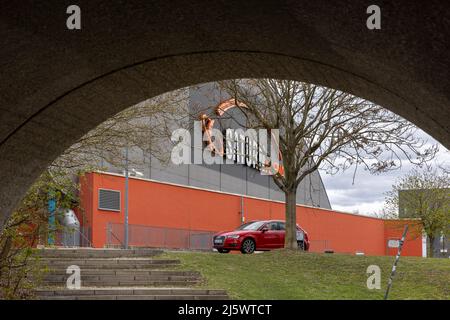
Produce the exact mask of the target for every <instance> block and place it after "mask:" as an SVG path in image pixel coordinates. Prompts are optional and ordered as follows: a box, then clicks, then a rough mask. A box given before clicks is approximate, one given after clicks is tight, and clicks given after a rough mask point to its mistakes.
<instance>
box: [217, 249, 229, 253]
mask: <svg viewBox="0 0 450 320" xmlns="http://www.w3.org/2000/svg"><path fill="white" fill-rule="evenodd" d="M217 251H219V252H220V253H228V252H230V250H228V249H217Z"/></svg>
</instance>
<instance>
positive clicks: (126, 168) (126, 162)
mask: <svg viewBox="0 0 450 320" xmlns="http://www.w3.org/2000/svg"><path fill="white" fill-rule="evenodd" d="M128 176H129V174H128V146H126V148H125V199H124V202H125V208H124V215H125V221H124V224H123V225H124V227H125V230H124V235H125V236H124V247H125V249H128Z"/></svg>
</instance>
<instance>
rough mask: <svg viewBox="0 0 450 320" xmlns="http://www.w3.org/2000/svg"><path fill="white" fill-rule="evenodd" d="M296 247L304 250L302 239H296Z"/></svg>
mask: <svg viewBox="0 0 450 320" xmlns="http://www.w3.org/2000/svg"><path fill="white" fill-rule="evenodd" d="M297 245H298V249H299V250H302V251H305V243H304V242H303V241H297Z"/></svg>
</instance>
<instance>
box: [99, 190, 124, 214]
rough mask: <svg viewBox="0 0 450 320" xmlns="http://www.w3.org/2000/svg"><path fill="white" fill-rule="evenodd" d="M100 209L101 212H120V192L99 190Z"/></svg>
mask: <svg viewBox="0 0 450 320" xmlns="http://www.w3.org/2000/svg"><path fill="white" fill-rule="evenodd" d="M98 208H99V209H100V210H109V211H120V191H116V190H107V189H98Z"/></svg>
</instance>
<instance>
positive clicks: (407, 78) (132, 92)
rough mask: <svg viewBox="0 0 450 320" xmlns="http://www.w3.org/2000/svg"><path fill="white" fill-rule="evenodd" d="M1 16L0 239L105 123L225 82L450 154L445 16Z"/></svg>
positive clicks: (14, 8) (402, 9)
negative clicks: (62, 161) (260, 86)
mask: <svg viewBox="0 0 450 320" xmlns="http://www.w3.org/2000/svg"><path fill="white" fill-rule="evenodd" d="M70 4H72V3H69V2H66V1H56V0H50V1H45V2H40V3H37V2H35V1H31V0H24V1H20V2H9V3H6V4H2V5H1V10H0V39H2V40H1V43H2V45H1V46H0V62H1V66H0V70H1V72H0V74H1V81H0V123H1V126H0V168H1V170H0V181H1V182H2V184H1V185H0V228H1V227H2V225H3V224H4V222H5V220H6V219H7V217H8V216H9V214H10V213H11V211H12V210H13V208H14V207H15V206H16V204H17V203H18V201H20V199H21V197H22V196H23V195H24V194H25V192H26V190H27V188H28V187H29V186H30V185H31V184H32V183H33V181H34V180H35V179H36V178H37V177H38V176H39V174H40V172H42V170H44V169H45V168H46V166H48V165H49V164H50V163H51V162H52V160H54V159H55V158H56V157H57V156H58V155H59V154H60V153H62V152H63V151H64V150H65V149H66V148H68V147H69V146H70V145H72V144H73V143H74V142H75V141H76V140H77V139H79V138H80V137H81V136H82V135H83V134H85V133H87V132H88V131H89V130H90V129H92V128H93V127H95V126H96V125H98V124H99V123H101V122H103V121H104V120H106V119H107V118H109V117H110V116H112V115H114V114H115V113H117V112H119V111H121V110H123V109H125V108H127V107H130V106H131V105H134V104H135V103H138V102H140V101H143V100H145V99H148V98H151V97H154V96H157V95H159V94H162V93H164V92H168V91H171V90H174V89H177V88H181V87H184V86H189V85H192V84H197V83H202V82H207V81H215V80H221V79H230V78H244V77H271V78H283V79H295V80H300V81H306V82H312V83H316V84H320V85H325V86H328V87H333V88H337V89H340V90H343V91H347V92H350V93H352V94H354V95H357V96H360V97H363V98H365V99H368V100H371V101H374V102H376V103H378V104H380V105H382V106H384V107H386V108H388V109H389V110H391V111H393V112H396V113H397V114H399V115H401V116H403V117H405V118H406V119H408V120H410V121H412V122H413V123H415V124H416V125H417V126H419V127H420V128H422V129H423V130H424V131H426V132H427V133H429V134H430V135H432V136H433V137H434V138H435V139H437V140H438V141H440V142H441V143H442V144H443V145H444V146H446V147H447V148H448V147H450V135H449V119H450V108H449V104H450V103H449V102H450V75H449V70H450V58H449V55H448V52H449V49H450V48H449V41H448V39H449V38H450V19H449V12H450V11H449V10H448V9H449V8H448V6H449V5H448V4H446V3H445V2H441V1H429V2H427V4H426V6H425V5H422V4H421V5H419V4H416V3H410V2H405V3H402V2H399V1H397V2H392V3H385V2H384V1H379V3H378V5H379V6H380V8H381V17H382V18H381V19H382V20H381V21H382V22H381V30H368V29H367V27H366V19H367V17H368V15H367V13H366V9H367V7H368V6H369V5H371V4H373V3H372V1H362V0H361V1H351V2H348V3H335V4H332V3H329V2H328V1H299V0H297V1H276V2H273V3H261V2H258V1H245V3H240V2H233V1H226V2H225V1H224V2H222V1H221V2H213V3H211V2H210V1H195V2H194V3H192V2H189V3H188V2H185V1H171V2H170V3H168V2H166V1H152V2H151V3H150V2H149V1H143V0H142V1H128V2H125V3H120V4H118V3H115V2H111V1H104V0H100V1H96V2H95V3H94V2H92V1H86V0H80V1H77V3H76V4H77V5H78V6H79V7H80V8H81V12H82V15H81V17H82V19H81V21H82V29H81V30H68V29H67V28H66V19H67V17H68V15H67V14H66V9H67V7H68V6H69V5H70Z"/></svg>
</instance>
